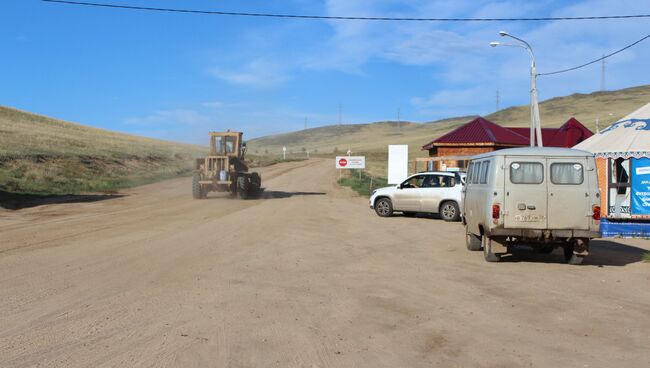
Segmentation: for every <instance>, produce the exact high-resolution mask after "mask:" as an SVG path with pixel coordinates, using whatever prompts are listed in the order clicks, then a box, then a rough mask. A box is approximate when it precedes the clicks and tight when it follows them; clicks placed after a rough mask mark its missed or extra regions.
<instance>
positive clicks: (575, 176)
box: [551, 162, 585, 185]
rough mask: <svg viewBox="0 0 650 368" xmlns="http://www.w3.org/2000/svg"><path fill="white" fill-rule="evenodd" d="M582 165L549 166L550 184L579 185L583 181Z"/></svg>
mask: <svg viewBox="0 0 650 368" xmlns="http://www.w3.org/2000/svg"><path fill="white" fill-rule="evenodd" d="M583 171H584V170H583V169H582V165H581V164H579V163H577V162H571V163H565V162H562V163H554V164H551V183H553V184H561V185H580V184H582V182H583V181H584V179H585V178H584V174H583Z"/></svg>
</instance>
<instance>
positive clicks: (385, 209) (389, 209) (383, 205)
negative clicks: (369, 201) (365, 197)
mask: <svg viewBox="0 0 650 368" xmlns="http://www.w3.org/2000/svg"><path fill="white" fill-rule="evenodd" d="M375 212H377V215H379V216H381V217H390V216H392V215H393V204H392V203H391V202H390V199H388V198H379V199H378V200H377V201H376V202H375Z"/></svg>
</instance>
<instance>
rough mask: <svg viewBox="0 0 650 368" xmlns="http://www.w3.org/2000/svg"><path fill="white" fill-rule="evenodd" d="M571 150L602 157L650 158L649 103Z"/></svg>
mask: <svg viewBox="0 0 650 368" xmlns="http://www.w3.org/2000/svg"><path fill="white" fill-rule="evenodd" d="M573 148H575V149H581V150H585V151H589V152H592V153H594V154H595V155H596V156H603V157H625V158H628V157H650V103H648V104H647V105H645V106H643V107H641V108H640V109H638V110H636V111H634V112H633V113H631V114H629V115H628V116H626V117H624V118H623V119H621V120H620V121H618V122H616V123H614V124H612V125H610V126H609V127H607V129H604V130H601V131H600V132H599V133H597V134H595V135H593V136H591V137H590V138H588V139H586V140H584V141H583V142H581V143H579V144H577V145H575V146H574V147H573Z"/></svg>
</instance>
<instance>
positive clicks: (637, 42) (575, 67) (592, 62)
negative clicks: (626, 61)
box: [537, 34, 650, 76]
mask: <svg viewBox="0 0 650 368" xmlns="http://www.w3.org/2000/svg"><path fill="white" fill-rule="evenodd" d="M648 38H650V34H649V35H647V36H645V37H643V38H642V39H640V40H638V41H635V42H633V43H631V44H629V45H627V46H625V47H623V48H622V49H619V50H616V51H614V52H612V53H611V54H607V55H604V56H603V57H601V58H598V59H596V60H592V61H590V62H588V63H584V64H582V65H578V66H574V67H573V68H568V69H562V70H556V71H554V72H550V73H539V74H537V75H538V76H543V75H553V74H560V73H566V72H570V71H573V70H576V69H580V68H584V67H585V66H588V65H591V64H595V63H597V62H599V61H602V60H605V59H607V58H608V57H611V56H614V55H616V54H618V53H620V52H623V51H625V50H627V49H629V48H630V47H632V46H635V45H637V44H639V43H641V42H642V41H645V40H647V39H648Z"/></svg>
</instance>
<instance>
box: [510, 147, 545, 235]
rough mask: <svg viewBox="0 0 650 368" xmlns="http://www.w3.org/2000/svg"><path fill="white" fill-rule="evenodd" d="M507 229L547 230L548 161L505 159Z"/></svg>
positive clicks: (525, 158) (519, 158)
mask: <svg viewBox="0 0 650 368" xmlns="http://www.w3.org/2000/svg"><path fill="white" fill-rule="evenodd" d="M505 163H506V167H505V175H504V176H505V178H504V181H505V188H504V189H505V206H504V207H505V208H504V209H505V211H506V213H505V216H504V218H503V221H504V227H506V228H514V229H546V228H547V207H546V202H547V191H546V190H547V188H546V181H547V178H546V175H545V173H546V159H544V158H539V159H536V158H533V157H516V156H509V157H508V156H506V158H505Z"/></svg>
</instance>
